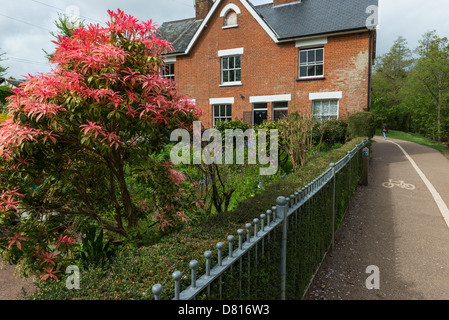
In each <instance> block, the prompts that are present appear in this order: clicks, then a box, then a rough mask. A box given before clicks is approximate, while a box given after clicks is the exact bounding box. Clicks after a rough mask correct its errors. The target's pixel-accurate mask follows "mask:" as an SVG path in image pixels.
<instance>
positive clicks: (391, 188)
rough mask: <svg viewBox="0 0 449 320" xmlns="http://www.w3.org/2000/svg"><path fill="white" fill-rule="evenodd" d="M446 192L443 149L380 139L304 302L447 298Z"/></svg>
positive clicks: (448, 178) (447, 164) (448, 171)
mask: <svg viewBox="0 0 449 320" xmlns="http://www.w3.org/2000/svg"><path fill="white" fill-rule="evenodd" d="M390 179H391V181H392V182H390ZM408 185H412V187H410V186H408ZM448 186H449V160H448V159H446V158H445V157H444V156H443V155H441V154H440V153H439V152H438V151H436V150H434V149H431V148H428V147H425V146H421V145H418V144H415V143H411V142H405V141H400V140H394V139H388V138H387V140H384V139H383V137H382V138H380V137H376V138H375V142H374V143H373V144H372V154H371V160H370V169H369V183H368V185H367V186H359V187H358V189H357V192H356V195H355V196H354V199H353V201H352V203H351V205H350V208H349V210H348V211H347V213H346V215H345V218H344V220H343V222H342V225H341V227H340V230H339V232H338V234H337V236H336V241H335V246H334V250H333V252H332V254H331V255H327V256H326V258H325V260H324V262H323V264H322V266H321V268H320V270H319V271H318V273H317V275H316V276H315V279H314V281H313V283H312V285H311V287H310V289H309V292H308V293H307V295H306V300H319V299H331V300H378V299H384V300H416V299H420V300H446V299H448V298H449V227H448V223H447V221H446V220H445V216H446V215H447V211H445V210H447V206H448V205H449V188H448ZM413 187H414V188H413ZM448 221H449V220H448ZM373 266H374V269H373ZM376 268H377V270H378V275H379V277H378V278H377V279H378V280H379V281H378V284H379V287H378V289H377V288H376V287H374V288H372V286H373V285H375V284H377V282H376V281H375V280H373V279H374V278H373V277H374V275H375V274H376V272H375V271H374V272H373V270H375V269H376ZM369 277H370V278H369ZM368 278H369V279H368ZM367 279H368V281H367ZM367 284H368V287H371V289H369V288H368V287H367Z"/></svg>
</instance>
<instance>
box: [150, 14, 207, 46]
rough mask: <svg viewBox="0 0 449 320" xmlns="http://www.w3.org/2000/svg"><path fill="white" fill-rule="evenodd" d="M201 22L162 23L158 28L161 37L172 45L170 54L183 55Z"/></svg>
mask: <svg viewBox="0 0 449 320" xmlns="http://www.w3.org/2000/svg"><path fill="white" fill-rule="evenodd" d="M202 22H203V20H195V18H191V19H184V20H178V21H171V22H164V23H163V24H162V25H161V26H160V27H159V32H160V33H161V37H162V38H163V39H165V40H167V41H169V42H171V43H172V46H173V51H172V52H171V54H175V53H183V52H185V51H186V49H187V47H188V45H189V43H190V40H192V38H193V36H194V35H195V32H196V31H197V30H198V28H199V27H200V25H201V23H202Z"/></svg>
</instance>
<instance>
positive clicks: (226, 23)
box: [223, 10, 237, 28]
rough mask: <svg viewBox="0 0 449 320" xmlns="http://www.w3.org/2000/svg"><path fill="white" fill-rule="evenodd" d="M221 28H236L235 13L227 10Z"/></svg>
mask: <svg viewBox="0 0 449 320" xmlns="http://www.w3.org/2000/svg"><path fill="white" fill-rule="evenodd" d="M223 27H228V28H229V27H237V13H236V12H235V11H234V10H229V11H228V12H227V13H226V15H225V16H224V19H223Z"/></svg>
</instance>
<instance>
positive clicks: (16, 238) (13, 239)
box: [6, 232, 28, 250]
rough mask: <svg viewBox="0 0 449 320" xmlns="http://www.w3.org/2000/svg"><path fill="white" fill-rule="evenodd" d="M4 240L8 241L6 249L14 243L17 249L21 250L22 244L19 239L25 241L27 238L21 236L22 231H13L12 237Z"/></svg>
mask: <svg viewBox="0 0 449 320" xmlns="http://www.w3.org/2000/svg"><path fill="white" fill-rule="evenodd" d="M6 240H8V241H9V245H8V247H7V248H6V249H9V248H10V247H11V246H12V245H14V244H15V245H16V246H17V248H19V250H22V245H21V244H20V241H26V240H28V238H25V237H22V232H18V233H15V234H14V236H13V237H9V238H7V239H6Z"/></svg>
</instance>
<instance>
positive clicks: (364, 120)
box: [348, 112, 376, 138]
mask: <svg viewBox="0 0 449 320" xmlns="http://www.w3.org/2000/svg"><path fill="white" fill-rule="evenodd" d="M375 132H376V121H375V118H374V115H373V114H372V113H371V112H357V113H354V114H352V115H350V116H349V118H348V134H349V135H350V137H351V138H355V137H368V138H372V137H373V136H374V133H375Z"/></svg>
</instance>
